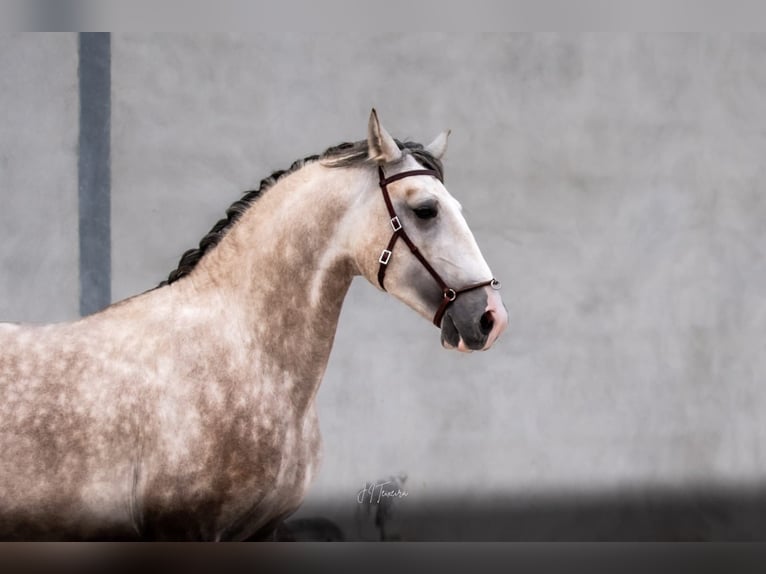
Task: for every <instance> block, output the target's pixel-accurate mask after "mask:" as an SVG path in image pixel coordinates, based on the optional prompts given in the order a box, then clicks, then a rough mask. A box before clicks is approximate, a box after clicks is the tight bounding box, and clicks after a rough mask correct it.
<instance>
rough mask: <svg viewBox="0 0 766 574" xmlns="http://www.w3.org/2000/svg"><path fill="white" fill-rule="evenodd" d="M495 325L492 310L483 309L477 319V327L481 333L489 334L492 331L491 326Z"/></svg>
mask: <svg viewBox="0 0 766 574" xmlns="http://www.w3.org/2000/svg"><path fill="white" fill-rule="evenodd" d="M494 326H495V317H494V315H493V313H492V311H485V312H484V314H483V315H482V316H481V318H480V319H479V329H480V330H481V334H482V335H489V334H490V333H491V332H492V327H494Z"/></svg>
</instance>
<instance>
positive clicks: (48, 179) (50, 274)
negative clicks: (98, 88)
mask: <svg viewBox="0 0 766 574" xmlns="http://www.w3.org/2000/svg"><path fill="white" fill-rule="evenodd" d="M77 101H78V100H77V35H76V34H44V35H41V34H16V35H0V320H3V321H41V322H43V321H61V320H67V319H74V318H76V317H77V312H78V299H77V297H78V282H77V281H78V279H77V277H78V275H77V259H78V254H77V229H78V225H77V134H78V132H77V125H78V121H77V120H78V113H77Z"/></svg>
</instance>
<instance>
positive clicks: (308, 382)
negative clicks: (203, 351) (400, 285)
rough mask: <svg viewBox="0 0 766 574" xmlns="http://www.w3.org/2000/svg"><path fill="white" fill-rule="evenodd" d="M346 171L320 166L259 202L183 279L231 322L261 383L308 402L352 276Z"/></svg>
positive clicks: (301, 172)
mask: <svg viewBox="0 0 766 574" xmlns="http://www.w3.org/2000/svg"><path fill="white" fill-rule="evenodd" d="M351 176H352V175H351V174H350V173H349V170H345V169H329V168H325V167H322V166H321V165H319V164H318V163H314V164H309V165H307V166H305V167H304V168H302V169H301V170H299V171H297V172H295V173H293V174H290V175H289V176H286V177H284V178H283V179H282V180H280V181H279V182H277V184H276V185H275V186H274V187H272V188H271V189H269V190H268V191H267V192H266V193H264V194H263V195H262V196H261V197H260V198H259V199H258V200H257V201H256V203H255V204H254V205H253V206H252V207H250V208H249V209H248V210H247V211H246V212H245V213H244V214H243V216H242V217H241V219H240V220H239V221H238V222H237V223H236V224H235V226H234V227H233V228H232V229H231V230H230V231H229V232H228V233H227V234H226V235H225V236H224V237H223V239H222V240H221V242H220V243H219V244H218V246H217V247H216V248H215V249H214V250H213V251H211V252H210V253H209V254H208V255H206V256H205V257H204V258H203V259H202V260H201V261H200V263H199V264H198V266H197V268H195V269H194V271H193V272H192V273H191V275H190V276H189V277H188V282H187V284H188V288H187V290H186V293H187V295H188V296H189V297H192V298H193V297H195V296H203V298H206V300H207V301H210V300H211V297H212V298H213V299H214V300H215V301H216V302H217V305H219V306H222V307H225V308H226V312H225V315H226V316H227V317H229V318H231V317H237V319H236V321H237V322H238V323H239V325H238V328H239V329H240V331H241V332H242V344H244V345H246V346H249V349H247V350H248V352H249V353H250V354H249V357H250V358H251V359H252V360H253V362H254V365H253V366H254V368H255V369H258V371H259V374H260V373H263V372H266V371H269V369H271V370H270V372H272V373H278V374H279V375H278V376H280V377H288V378H290V379H292V381H291V383H292V385H291V386H292V387H299V392H301V393H302V395H303V398H304V399H305V400H306V401H308V400H310V399H311V398H313V396H314V394H315V392H316V389H317V387H318V385H319V382H320V381H321V378H322V375H323V373H324V369H325V367H326V365H327V360H328V359H329V355H330V350H331V348H332V343H333V340H334V336H335V331H336V328H337V323H338V317H339V315H340V310H341V306H342V303H343V299H344V298H345V295H346V292H347V291H348V288H349V286H350V284H351V280H352V279H353V276H354V275H355V274H356V271H355V268H354V265H353V263H352V259H351V257H350V256H349V254H348V253H347V252H346V250H345V248H344V246H343V243H344V231H343V226H342V222H343V218H344V215H345V213H346V211H347V210H348V206H349V203H350V196H349V193H350V189H352V187H353V186H352V185H350V182H349V181H348V180H349V177H351Z"/></svg>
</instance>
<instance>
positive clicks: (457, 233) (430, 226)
mask: <svg viewBox="0 0 766 574" xmlns="http://www.w3.org/2000/svg"><path fill="white" fill-rule="evenodd" d="M448 136H449V131H445V132H443V133H442V134H440V135H439V136H437V137H436V138H435V139H434V140H433V141H432V142H431V143H430V144H429V145H427V146H425V147H423V146H417V145H411V144H410V145H405V144H402V143H401V142H397V141H396V140H394V138H393V137H391V135H390V134H389V133H388V132H387V131H386V130H385V128H384V127H383V126H382V125H381V123H380V121H379V119H378V115H377V113H376V112H375V110H374V109H373V110H372V113H371V114H370V120H369V125H368V134H367V147H368V160H369V162H368V163H369V164H371V165H372V166H373V169H372V170H371V173H372V175H373V177H372V179H370V180H369V184H370V185H369V189H365V190H363V191H362V194H361V201H362V202H363V204H364V206H365V209H364V210H363V213H364V214H363V216H362V217H358V218H356V224H355V226H356V233H358V236H360V237H364V238H365V239H364V240H363V241H360V242H358V243H357V250H356V253H355V259H356V262H357V266H358V268H359V270H360V272H361V273H362V275H364V276H365V277H366V278H367V279H368V280H369V281H370V282H371V283H373V285H377V286H378V287H379V288H380V289H383V290H385V291H387V292H389V293H390V294H391V295H393V296H394V297H396V298H397V299H399V300H401V301H402V302H404V303H405V304H406V305H408V306H409V307H411V308H412V309H414V310H415V311H417V312H418V313H420V314H421V315H423V316H424V317H427V318H429V319H430V320H432V322H434V324H435V325H436V326H437V327H439V328H440V329H441V341H442V345H443V346H444V347H445V348H449V349H453V348H456V349H458V350H460V351H465V352H470V351H473V350H486V349H489V348H490V347H491V346H492V344H493V343H494V342H495V341H496V340H497V338H498V337H499V336H500V334H501V333H502V332H503V331H504V330H505V328H506V327H507V325H508V314H507V311H506V309H505V306H504V305H503V302H502V299H501V297H500V294H499V293H498V290H499V288H500V283H499V281H497V280H496V279H495V278H494V276H493V275H492V272H491V271H490V268H489V265H488V264H487V262H486V261H485V260H484V257H483V256H482V254H481V251H480V249H479V246H478V245H477V243H476V240H475V238H474V236H473V234H472V233H471V230H470V229H469V227H468V224H467V223H466V220H465V218H464V217H463V214H462V208H461V205H460V203H459V202H458V201H457V200H456V199H455V198H454V197H452V195H450V193H449V192H448V191H447V189H446V187H445V186H444V184H443V181H442V169H441V158H442V157H443V156H444V153H445V151H446V149H447V139H448Z"/></svg>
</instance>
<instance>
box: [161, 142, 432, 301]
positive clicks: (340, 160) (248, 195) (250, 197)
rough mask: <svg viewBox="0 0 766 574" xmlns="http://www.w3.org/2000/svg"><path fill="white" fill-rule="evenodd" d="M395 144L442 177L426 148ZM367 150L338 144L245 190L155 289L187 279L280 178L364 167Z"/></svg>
mask: <svg viewBox="0 0 766 574" xmlns="http://www.w3.org/2000/svg"><path fill="white" fill-rule="evenodd" d="M395 141H396V145H398V146H399V149H401V150H402V151H403V152H405V154H408V155H412V156H413V157H414V158H415V160H416V161H417V162H418V163H420V164H421V165H423V166H424V167H426V168H428V169H432V170H434V171H436V172H438V173H439V176H440V177H441V178H442V180H443V178H444V169H443V167H442V162H441V161H440V160H439V159H438V158H436V157H434V156H433V155H431V154H430V153H429V152H428V151H426V150H425V148H424V147H423V146H422V145H421V144H419V143H415V142H401V141H399V140H395ZM368 155H369V147H368V145H367V140H362V141H358V142H353V143H351V142H344V143H341V144H339V145H336V146H333V147H330V148H328V149H327V150H325V151H324V153H322V154H321V155H310V156H307V157H304V158H303V159H299V160H296V161H294V162H293V163H292V165H291V166H290V167H289V168H287V169H285V170H277V171H275V172H274V173H272V174H271V175H270V176H269V177H267V178H265V179H262V180H261V183H260V185H259V186H258V189H255V190H250V191H246V192H245V193H244V195H243V196H242V198H240V199H239V200H237V201H235V202H234V203H232V204H231V206H230V207H229V209H227V210H226V217H225V218H223V219H220V220H218V222H217V223H216V224H215V225H214V226H213V228H212V229H211V230H210V231H209V232H208V233H207V235H205V236H204V237H203V238H202V239H201V240H200V242H199V245H198V246H197V247H196V248H194V249H189V250H187V251H186V252H185V253H184V254H183V255H182V256H181V260H180V261H179V262H178V267H176V268H175V269H174V270H173V271H171V272H170V274H169V275H168V278H167V279H166V280H164V281H162V282H161V283H160V284H159V285H158V286H157V287H164V286H165V285H170V284H171V283H175V282H176V281H178V280H179V279H181V278H183V277H186V276H187V275H188V274H189V273H191V271H192V269H194V268H195V267H196V266H197V264H198V263H199V262H200V260H201V259H202V258H203V257H204V256H205V255H206V254H207V253H208V252H209V251H211V250H212V249H213V248H214V247H215V246H216V245H218V243H220V241H221V239H223V237H224V235H226V233H227V232H228V231H229V230H230V229H231V228H232V227H234V225H235V224H236V223H237V221H239V219H240V218H241V217H242V215H243V214H244V213H245V211H247V210H248V209H249V208H250V207H251V206H252V205H253V204H254V203H255V202H256V201H257V200H258V198H259V197H261V195H263V194H264V193H265V192H266V191H267V190H268V189H269V188H271V187H273V186H274V185H275V184H276V183H277V182H278V181H279V180H280V179H282V178H283V177H285V176H287V175H290V174H291V173H294V172H296V171H298V170H299V169H301V168H302V167H303V166H305V165H307V164H310V163H313V162H315V161H317V160H320V161H321V162H322V165H325V166H327V167H353V166H359V165H363V164H372V163H373V162H371V161H370V160H369V159H368Z"/></svg>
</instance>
